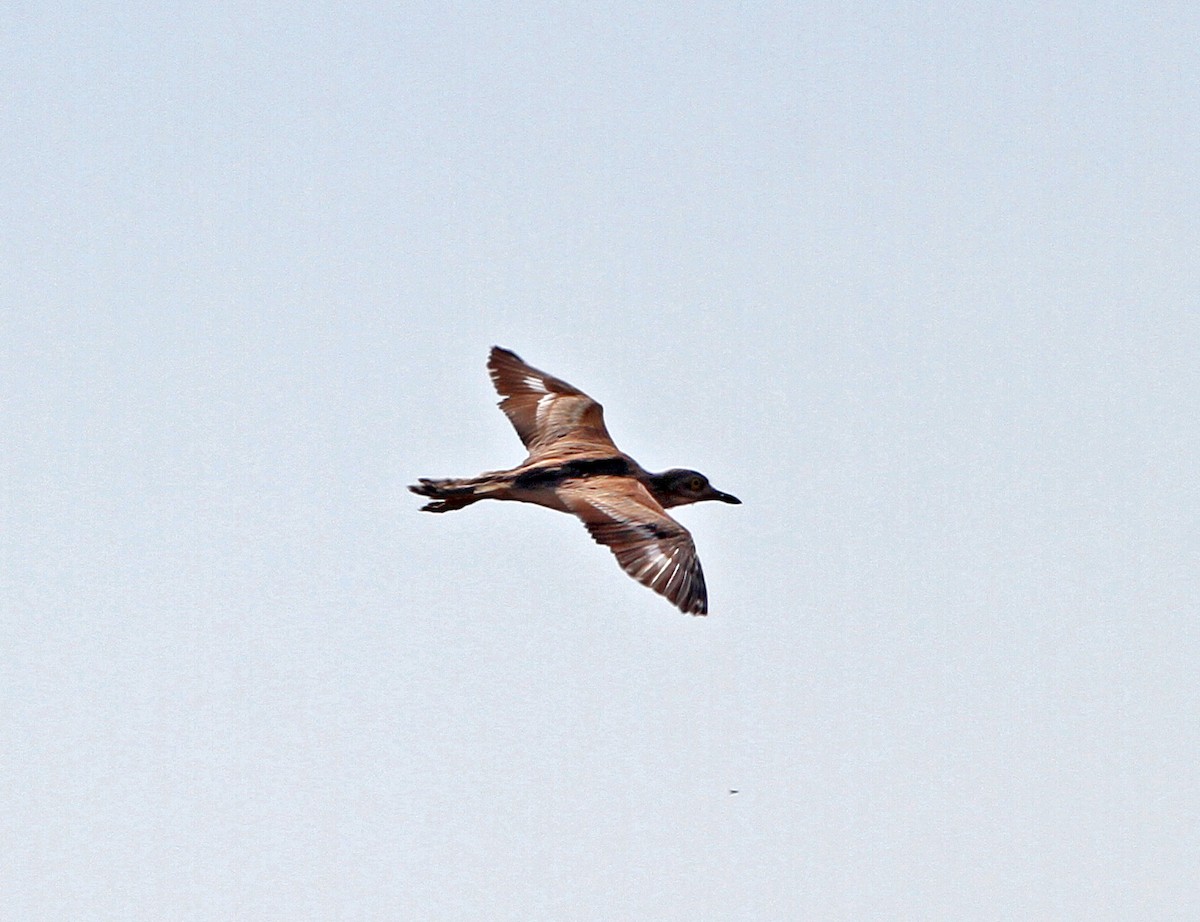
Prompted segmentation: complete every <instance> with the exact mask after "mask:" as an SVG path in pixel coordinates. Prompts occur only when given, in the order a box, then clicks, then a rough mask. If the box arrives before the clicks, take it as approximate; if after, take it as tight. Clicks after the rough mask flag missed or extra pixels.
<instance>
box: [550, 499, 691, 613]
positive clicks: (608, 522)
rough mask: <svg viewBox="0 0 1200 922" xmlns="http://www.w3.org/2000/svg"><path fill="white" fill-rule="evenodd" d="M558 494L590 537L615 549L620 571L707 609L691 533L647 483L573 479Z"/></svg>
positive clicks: (687, 609) (683, 603)
mask: <svg viewBox="0 0 1200 922" xmlns="http://www.w3.org/2000/svg"><path fill="white" fill-rule="evenodd" d="M557 492H558V496H559V498H560V499H562V501H563V503H564V504H565V505H566V506H567V508H568V509H570V510H571V511H572V512H573V513H575V515H577V516H579V518H580V519H582V520H583V523H584V525H586V526H587V530H588V532H589V533H590V534H591V536H592V537H593V538H594V539H595V540H596V541H597V542H598V543H599V544H604V545H607V546H608V547H609V548H610V549H611V550H612V552H613V554H614V555H616V558H617V562H618V563H619V564H620V565H621V569H623V570H624V571H625V572H626V573H628V574H629V575H630V576H632V577H633V578H634V579H636V580H637V581H638V582H639V583H641V584H642V585H643V586H649V587H650V588H651V589H653V590H654V591H655V592H657V593H658V594H659V595H662V596H665V597H666V598H667V599H668V600H669V601H670V602H671V603H673V604H674V605H676V606H677V607H678V608H679V610H680V611H682V612H684V613H686V614H691V615H703V614H707V613H708V594H707V591H706V589H705V586H704V571H703V570H701V569H700V560H699V558H697V557H696V545H695V544H694V543H693V541H692V536H691V534H690V533H689V532H688V530H687V529H686V528H684V527H683V526H682V525H680V524H679V523H678V522H676V521H675V520H674V519H673V518H671V517H670V516H669V515H667V513H666V512H665V511H664V510H663V508H662V506H660V505H659V504H658V502H657V501H656V500H655V499H654V497H653V496H651V495H650V491H649V490H647V489H646V488H645V487H644V486H642V484H640V483H639V482H638V481H636V480H633V479H632V478H629V477H589V478H587V479H583V480H575V481H569V482H568V483H565V484H563V485H562V486H560V487H559V488H558V491H557Z"/></svg>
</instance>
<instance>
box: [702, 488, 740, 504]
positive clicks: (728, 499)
mask: <svg viewBox="0 0 1200 922" xmlns="http://www.w3.org/2000/svg"><path fill="white" fill-rule="evenodd" d="M710 489H711V487H710ZM705 499H719V500H720V501H721V502H723V503H733V505H735V506H740V505H741V504H742V501H741V500H740V499H738V498H737V497H736V496H734V495H733V494H731V493H722V492H721V491H720V490H713V491H712V495H711V496H707V497H705Z"/></svg>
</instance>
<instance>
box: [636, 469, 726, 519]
mask: <svg viewBox="0 0 1200 922" xmlns="http://www.w3.org/2000/svg"><path fill="white" fill-rule="evenodd" d="M650 484H651V490H652V491H653V493H654V498H655V499H657V500H658V501H659V502H660V503H662V506H663V508H664V509H669V508H670V507H672V506H686V505H687V504H688V503H701V502H704V501H705V500H706V499H719V500H720V501H721V502H723V503H741V500H740V499H738V498H737V497H736V496H731V495H730V494H728V493H722V492H721V491H720V490H717V489H714V488H713V485H712V484H710V483H709V482H708V478H707V477H705V476H704V475H703V474H701V473H699V472H698V471H689V470H687V469H686V468H681V467H676V468H672V469H671V470H669V471H663V472H662V473H661V474H655V475H654V476H653V477H652V478H651V481H650Z"/></svg>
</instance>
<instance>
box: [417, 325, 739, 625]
mask: <svg viewBox="0 0 1200 922" xmlns="http://www.w3.org/2000/svg"><path fill="white" fill-rule="evenodd" d="M488 371H489V372H490V374H491V376H492V383H493V384H494V385H495V387H496V392H497V393H498V394H499V395H500V396H501V398H502V399H501V401H500V408H501V409H502V410H504V412H505V414H506V415H507V416H508V418H509V420H511V421H512V424H513V427H514V428H515V429H516V430H517V435H519V436H520V437H521V441H522V442H524V443H525V447H526V448H528V449H529V457H528V458H526V459H525V461H524V463H523V464H521V465H520V466H519V467H515V468H512V469H511V470H506V471H490V472H488V473H485V474H481V475H480V476H478V477H471V478H465V479H444V480H429V479H426V478H421V480H420V483H418V484H416V485H414V486H410V487H409V489H410V490H412V491H413V492H414V493H418V494H420V495H421V496H428V497H430V498H431V500H432V501H431V502H429V503H426V504H425V505H424V506H423V507H422V511H424V512H450V511H451V510H454V509H461V508H463V507H464V506H469V505H470V504H471V503H475V502H478V501H479V500H481V499H507V500H516V501H518V502H526V503H536V504H538V505H540V506H546V507H548V508H550V509H557V510H559V511H560V512H568V513H571V514H573V515H576V516H578V517H579V518H580V519H581V520H582V521H583V523H584V525H585V526H586V527H587V530H588V532H589V533H590V534H591V536H592V537H593V538H594V539H595V540H596V541H597V542H598V543H600V544H603V545H606V546H607V547H608V548H609V549H610V550H612V552H613V554H614V555H616V558H617V562H618V563H619V564H620V565H621V569H623V570H624V571H625V572H626V573H628V574H629V575H630V576H632V577H633V578H634V579H636V580H637V581H638V582H640V583H642V584H643V585H645V586H649V587H650V588H651V589H653V590H654V591H655V592H657V593H659V594H660V595H663V596H665V597H666V598H667V599H668V600H670V601H671V602H672V603H674V604H675V605H676V606H678V607H679V609H680V611H683V612H687V613H689V614H693V615H703V614H707V612H708V596H707V592H706V590H705V586H704V572H703V571H702V570H701V569H700V561H699V559H698V558H697V557H696V546H695V544H694V543H693V541H692V536H691V534H689V533H688V530H687V529H686V528H684V527H683V526H682V525H680V524H679V523H678V522H676V521H675V520H674V519H673V518H671V517H670V516H669V515H667V513H666V510H667V509H669V508H671V507H672V506H682V505H685V504H687V503H698V502H702V501H704V500H720V501H722V502H726V503H740V502H741V500H739V499H738V498H737V497H735V496H730V495H729V494H728V493H722V492H721V491H720V490H715V489H713V487H712V486H710V485H709V483H708V479H707V478H706V477H705V476H704V475H703V474H699V473H697V472H696V471H691V470H684V469H682V468H675V469H672V470H669V471H664V472H663V473H661V474H652V473H650V472H649V471H647V470H646V469H645V468H643V467H642V466H641V465H640V464H638V463H637V462H636V461H634V460H633V459H632V458H631V457H629V456H628V455H627V454H625V453H624V452H622V451H621V450H620V449H618V448H617V446H616V445H615V444H614V443H613V440H612V436H610V435H609V434H608V430H607V429H606V428H605V426H604V408H603V407H601V406H600V404H598V403H597V402H596V401H594V400H592V398H591V397H589V396H588V395H587V394H585V393H583V391H581V390H579V389H577V388H575V387H572V386H571V385H570V384H568V383H567V382H566V381H563V380H561V379H559V378H555V377H552V376H551V375H548V374H546V373H545V372H544V371H539V370H538V369H536V368H533V367H532V366H530V365H526V364H525V363H524V362H523V361H521V359H520V358H519V357H518V356H517V355H516V354H515V353H512V352H509V351H508V350H507V349H501V348H500V347H498V346H493V347H492V352H491V355H490V356H489V357H488Z"/></svg>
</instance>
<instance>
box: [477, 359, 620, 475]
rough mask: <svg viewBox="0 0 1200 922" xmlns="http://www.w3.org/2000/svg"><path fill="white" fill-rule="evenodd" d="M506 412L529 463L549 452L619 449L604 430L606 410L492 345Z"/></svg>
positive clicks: (491, 362)
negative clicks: (519, 438)
mask: <svg viewBox="0 0 1200 922" xmlns="http://www.w3.org/2000/svg"><path fill="white" fill-rule="evenodd" d="M488 372H489V373H490V374H491V376H492V383H493V384H494V385H495V387H496V393H498V394H499V395H500V396H501V397H503V398H504V399H503V400H501V401H500V409H502V410H503V411H504V412H505V414H506V415H507V416H508V418H509V419H510V420H511V421H512V424H513V427H514V428H515V429H516V430H517V435H519V436H520V437H521V441H522V442H524V443H525V447H526V448H528V449H529V456H530V458H531V459H536V458H538V457H541V456H545V455H549V454H559V453H562V452H566V453H584V454H587V453H593V452H595V453H602V454H611V453H613V452H616V451H617V446H616V445H614V444H613V440H612V437H611V436H610V435H609V434H608V430H607V429H605V428H604V408H603V407H602V406H600V404H598V403H596V401H594V400H593V399H592V398H591V397H589V396H588V395H587V394H585V393H584V392H583V391H581V390H579V389H578V388H575V387H572V386H571V385H570V384H568V383H567V382H566V381H563V380H560V379H559V378H555V377H553V376H551V375H548V374H546V373H545V372H544V371H539V370H538V369H536V368H533V367H532V366H530V365H526V364H525V363H524V362H523V361H521V358H520V356H518V355H516V354H515V353H513V352H509V351H508V350H507V349H501V348H500V347H499V346H493V347H492V352H491V355H489V356H488Z"/></svg>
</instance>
